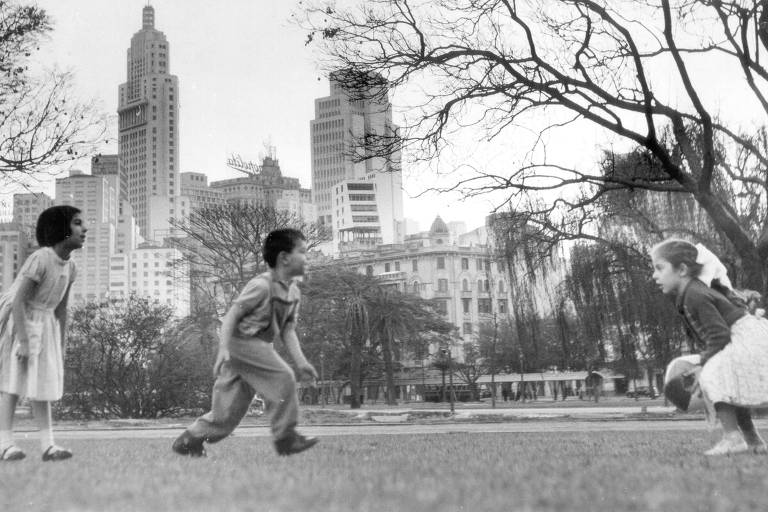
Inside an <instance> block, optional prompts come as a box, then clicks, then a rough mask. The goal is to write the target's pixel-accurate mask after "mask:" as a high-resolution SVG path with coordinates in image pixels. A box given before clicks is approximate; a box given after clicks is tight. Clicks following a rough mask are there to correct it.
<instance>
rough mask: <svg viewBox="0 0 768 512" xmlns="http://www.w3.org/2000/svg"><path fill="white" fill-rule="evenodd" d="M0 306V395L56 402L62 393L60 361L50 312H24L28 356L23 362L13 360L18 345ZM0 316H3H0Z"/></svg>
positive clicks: (10, 320)
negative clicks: (6, 394)
mask: <svg viewBox="0 0 768 512" xmlns="http://www.w3.org/2000/svg"><path fill="white" fill-rule="evenodd" d="M8 306H9V304H0V317H2V318H0V320H4V321H0V391H2V392H4V393H10V394H14V395H18V396H19V397H26V398H28V399H30V400H39V401H46V402H51V401H54V400H59V399H60V398H61V396H62V394H63V391H64V361H63V358H62V350H61V333H60V330H59V322H58V320H56V317H55V315H54V314H53V310H52V309H43V308H32V307H28V308H27V322H26V326H27V336H28V338H29V349H30V355H29V358H28V360H27V361H26V362H21V361H20V360H19V358H18V357H16V348H17V347H18V341H17V340H16V339H15V336H13V332H14V329H13V317H12V316H11V315H10V314H9V311H2V310H3V309H4V308H6V307H8ZM3 313H4V314H3Z"/></svg>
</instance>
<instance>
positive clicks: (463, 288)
mask: <svg viewBox="0 0 768 512" xmlns="http://www.w3.org/2000/svg"><path fill="white" fill-rule="evenodd" d="M461 291H464V292H468V291H469V281H467V280H466V279H464V280H463V281H461Z"/></svg>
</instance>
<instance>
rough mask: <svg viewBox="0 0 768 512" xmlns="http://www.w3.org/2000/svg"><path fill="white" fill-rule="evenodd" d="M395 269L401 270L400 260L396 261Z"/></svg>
mask: <svg viewBox="0 0 768 512" xmlns="http://www.w3.org/2000/svg"><path fill="white" fill-rule="evenodd" d="M395 271H396V272H400V262H399V261H396V262H395Z"/></svg>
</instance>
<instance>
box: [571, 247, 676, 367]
mask: <svg viewBox="0 0 768 512" xmlns="http://www.w3.org/2000/svg"><path fill="white" fill-rule="evenodd" d="M649 276H650V267H649V266H648V264H647V261H646V260H645V258H642V257H641V258H638V257H637V256H636V255H635V254H634V253H633V252H631V251H627V250H625V248H624V247H623V246H621V245H616V246H613V247H606V246H604V245H601V246H597V245H586V244H581V245H577V246H576V247H574V249H573V251H572V253H571V262H570V269H569V272H568V276H567V279H566V293H567V294H568V296H569V298H570V299H571V300H572V301H573V304H574V308H575V311H576V318H577V319H578V325H579V331H580V335H581V337H583V339H586V340H589V342H590V343H591V344H592V347H591V350H589V353H591V354H592V358H591V360H590V362H589V363H590V364H589V366H590V367H597V366H602V365H608V366H613V367H614V368H616V369H617V370H619V371H622V372H624V373H626V374H627V376H629V377H631V378H635V377H637V376H639V375H640V373H641V372H642V371H648V372H649V373H651V374H653V373H654V370H656V369H660V368H664V367H665V366H666V364H667V363H668V362H669V361H670V360H671V359H672V357H673V356H675V355H679V353H680V349H681V346H682V343H683V342H684V339H685V335H684V332H683V330H682V325H681V323H680V321H679V319H678V318H677V312H676V311H675V310H674V307H672V303H671V302H670V299H668V298H666V297H664V296H663V295H662V294H661V293H660V292H659V291H658V288H657V287H656V285H655V283H653V282H652V281H651V279H650V277H649Z"/></svg>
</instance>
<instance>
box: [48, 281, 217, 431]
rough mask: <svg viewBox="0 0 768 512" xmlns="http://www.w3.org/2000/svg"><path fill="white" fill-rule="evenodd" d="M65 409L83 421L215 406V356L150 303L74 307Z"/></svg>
mask: <svg viewBox="0 0 768 512" xmlns="http://www.w3.org/2000/svg"><path fill="white" fill-rule="evenodd" d="M68 346H69V348H68V350H67V355H66V372H65V379H66V383H65V389H66V390H67V393H66V394H65V396H64V398H63V399H62V406H63V407H64V408H66V409H68V410H69V412H70V413H71V414H73V415H77V416H83V417H115V416H116V417H120V418H155V417H158V416H164V415H169V414H175V413H179V412H181V411H184V410H188V409H203V408H205V407H207V406H208V404H209V402H210V389H211V385H212V377H211V371H210V369H211V367H212V365H213V356H212V354H213V351H212V350H211V349H210V347H206V346H201V344H200V342H199V340H196V339H194V338H190V337H188V336H186V335H185V331H184V329H183V328H180V326H177V325H176V324H175V322H174V321H173V318H172V311H171V309H170V308H168V307H167V306H164V305H158V304H154V303H152V302H150V301H149V299H146V298H139V297H137V296H134V295H131V296H129V297H128V298H127V299H126V300H125V301H112V302H107V303H96V302H89V303H86V304H84V305H82V306H78V307H76V308H73V310H72V315H71V322H70V325H69V338H68Z"/></svg>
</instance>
